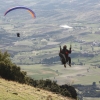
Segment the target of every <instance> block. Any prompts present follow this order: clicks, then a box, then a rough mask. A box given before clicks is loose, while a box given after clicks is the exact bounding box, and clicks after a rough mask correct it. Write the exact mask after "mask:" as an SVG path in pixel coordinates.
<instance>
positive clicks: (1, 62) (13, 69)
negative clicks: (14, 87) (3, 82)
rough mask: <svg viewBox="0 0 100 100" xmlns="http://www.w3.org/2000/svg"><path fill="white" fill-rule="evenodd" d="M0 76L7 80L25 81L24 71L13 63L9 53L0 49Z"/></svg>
mask: <svg viewBox="0 0 100 100" xmlns="http://www.w3.org/2000/svg"><path fill="white" fill-rule="evenodd" d="M0 76H1V77H2V78H5V79H7V80H13V81H18V82H20V83H25V81H26V80H25V77H26V72H24V71H21V69H20V67H18V66H17V65H16V64H13V63H12V62H11V60H10V55H9V54H8V53H7V51H6V52H4V53H2V52H1V51H0Z"/></svg>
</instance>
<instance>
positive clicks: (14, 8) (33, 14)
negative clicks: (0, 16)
mask: <svg viewBox="0 0 100 100" xmlns="http://www.w3.org/2000/svg"><path fill="white" fill-rule="evenodd" d="M16 9H26V10H28V11H29V12H30V13H31V15H32V17H33V18H35V17H36V16H35V13H34V12H33V11H32V10H31V9H29V8H27V7H13V8H10V9H9V10H7V11H6V12H5V14H4V16H5V15H6V14H8V13H9V12H10V11H13V10H16Z"/></svg>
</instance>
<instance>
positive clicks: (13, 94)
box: [0, 78, 74, 100]
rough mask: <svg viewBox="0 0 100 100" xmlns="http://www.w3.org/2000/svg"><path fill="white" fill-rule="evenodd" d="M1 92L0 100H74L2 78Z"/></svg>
mask: <svg viewBox="0 0 100 100" xmlns="http://www.w3.org/2000/svg"><path fill="white" fill-rule="evenodd" d="M0 90H1V91H0V100H74V99H71V98H67V97H62V96H61V95H58V94H53V93H51V92H48V91H45V90H41V89H38V88H34V87H31V86H28V85H25V84H19V83H16V82H13V81H6V80H4V79H1V78H0ZM48 98H52V99H48Z"/></svg>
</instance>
